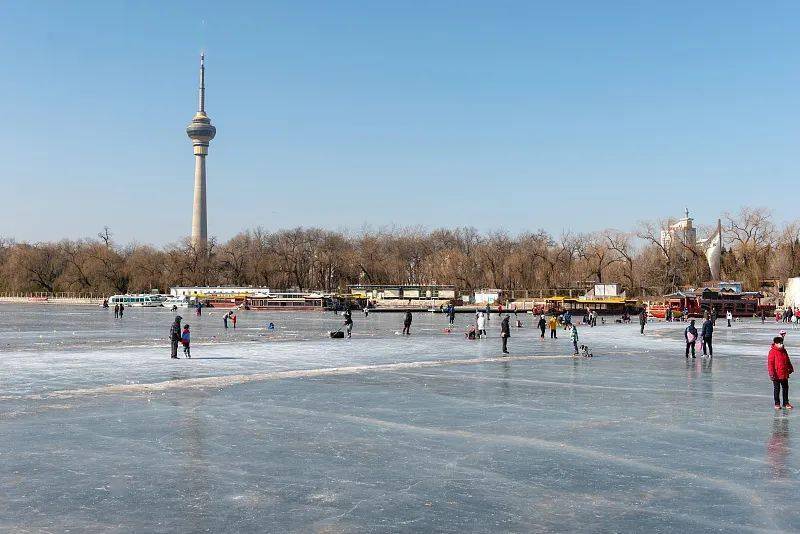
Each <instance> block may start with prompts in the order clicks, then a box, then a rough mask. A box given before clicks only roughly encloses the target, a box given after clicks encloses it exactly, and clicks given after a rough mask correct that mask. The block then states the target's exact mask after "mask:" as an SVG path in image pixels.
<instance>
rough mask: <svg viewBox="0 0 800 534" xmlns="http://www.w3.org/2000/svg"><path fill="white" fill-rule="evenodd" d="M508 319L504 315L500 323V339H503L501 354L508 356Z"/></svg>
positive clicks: (509, 328)
mask: <svg viewBox="0 0 800 534" xmlns="http://www.w3.org/2000/svg"><path fill="white" fill-rule="evenodd" d="M509 320H510V317H509V316H508V315H506V316H505V317H503V320H502V321H500V337H502V338H503V354H508V338H510V337H511V327H510V326H509V324H508V321H509Z"/></svg>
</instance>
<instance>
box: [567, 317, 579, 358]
mask: <svg viewBox="0 0 800 534" xmlns="http://www.w3.org/2000/svg"><path fill="white" fill-rule="evenodd" d="M569 339H570V341H572V348H573V349H574V350H575V353H574V355H575V356H577V355H578V327H577V326H575V325H574V324H573V325H570V332H569Z"/></svg>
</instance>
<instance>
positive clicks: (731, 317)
mask: <svg viewBox="0 0 800 534" xmlns="http://www.w3.org/2000/svg"><path fill="white" fill-rule="evenodd" d="M725 318H726V319H727V320H728V326H730V325H731V320H732V319H733V314H732V313H731V311H730V310H728V312H727V313H726V314H725Z"/></svg>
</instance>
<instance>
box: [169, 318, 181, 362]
mask: <svg viewBox="0 0 800 534" xmlns="http://www.w3.org/2000/svg"><path fill="white" fill-rule="evenodd" d="M181 319H183V317H181V316H180V315H176V316H175V322H173V323H172V326H171V327H170V329H169V342H170V348H171V349H172V351H171V356H170V357H171V358H175V359H176V360H177V359H178V343H180V342H181Z"/></svg>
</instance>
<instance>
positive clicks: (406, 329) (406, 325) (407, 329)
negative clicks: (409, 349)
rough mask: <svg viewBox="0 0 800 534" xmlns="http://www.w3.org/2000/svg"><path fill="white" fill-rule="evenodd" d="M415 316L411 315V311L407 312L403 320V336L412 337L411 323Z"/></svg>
mask: <svg viewBox="0 0 800 534" xmlns="http://www.w3.org/2000/svg"><path fill="white" fill-rule="evenodd" d="M412 319H413V316H412V315H411V310H409V311H407V312H406V316H405V319H403V334H405V335H407V336H410V335H411V321H412Z"/></svg>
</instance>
